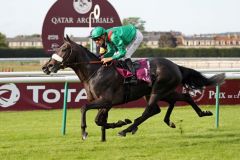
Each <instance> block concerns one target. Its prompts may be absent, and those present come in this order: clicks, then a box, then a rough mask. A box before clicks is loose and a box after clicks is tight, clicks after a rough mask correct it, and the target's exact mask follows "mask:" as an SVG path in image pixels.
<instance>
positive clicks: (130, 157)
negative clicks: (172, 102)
mask: <svg viewBox="0 0 240 160" xmlns="http://www.w3.org/2000/svg"><path fill="white" fill-rule="evenodd" d="M202 108H203V109H204V110H211V111H213V112H214V111H215V109H214V107H202ZM142 111H143V108H140V109H113V110H111V111H110V113H109V122H112V121H117V120H119V119H124V118H130V119H132V120H133V119H134V118H136V117H137V116H139V115H140V114H141V113H142ZM165 113H166V108H163V109H162V113H161V114H159V115H156V116H154V117H152V118H150V119H149V120H147V121H146V122H145V123H144V124H142V125H141V126H140V127H139V130H138V132H137V133H136V135H130V134H129V135H127V137H124V138H123V137H119V136H117V133H118V132H119V131H120V130H121V129H123V128H121V129H115V130H108V131H107V142H100V135H101V132H100V127H98V126H96V125H95V123H94V117H95V115H96V111H89V112H88V114H87V117H88V119H87V124H88V128H87V131H88V132H89V136H88V138H87V140H86V141H82V140H81V129H80V110H79V109H72V110H68V115H67V116H68V117H67V134H66V135H65V136H62V134H61V125H62V124H61V123H62V111H61V110H51V111H27V112H0V160H5V159H6V160H28V159H32V160H37V159H44V160H55V159H56V160H61V159H64V160H75V159H76V160H138V159H142V160H179V159H181V160H208V159H209V160H234V159H235V160H238V159H239V157H240V125H239V123H240V106H226V107H222V108H220V128H219V129H216V128H215V117H214V116H212V117H203V118H199V117H198V116H197V115H196V114H195V112H194V111H193V110H192V109H191V108H190V107H183V108H175V110H174V111H173V114H172V121H174V122H175V124H176V125H177V128H176V129H172V128H169V127H168V126H167V125H166V124H165V123H164V122H163V115H165ZM214 113H215V112H214ZM124 128H126V127H124Z"/></svg>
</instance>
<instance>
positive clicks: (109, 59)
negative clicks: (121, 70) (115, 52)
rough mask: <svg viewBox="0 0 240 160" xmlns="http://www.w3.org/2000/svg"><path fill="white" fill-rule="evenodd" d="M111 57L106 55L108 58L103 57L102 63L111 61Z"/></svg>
mask: <svg viewBox="0 0 240 160" xmlns="http://www.w3.org/2000/svg"><path fill="white" fill-rule="evenodd" d="M112 60H113V59H112V57H108V58H103V59H102V60H101V61H102V62H103V64H106V63H107V62H110V61H112Z"/></svg>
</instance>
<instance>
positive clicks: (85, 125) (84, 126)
mask: <svg viewBox="0 0 240 160" xmlns="http://www.w3.org/2000/svg"><path fill="white" fill-rule="evenodd" d="M81 113H82V116H81V118H82V120H81V129H82V139H83V140H85V139H86V138H87V135H88V133H87V132H86V128H87V124H86V113H87V106H86V105H84V106H82V107H81Z"/></svg>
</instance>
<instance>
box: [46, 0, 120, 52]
mask: <svg viewBox="0 0 240 160" xmlns="http://www.w3.org/2000/svg"><path fill="white" fill-rule="evenodd" d="M98 15H99V17H98ZM120 25H122V23H121V19H120V18H119V16H118V13H117V12H116V10H115V9H114V7H113V6H112V5H111V4H110V3H109V2H108V1H107V0H70V1H69V0H58V1H56V2H55V3H54V4H53V6H52V7H51V8H50V9H49V11H48V13H47V14H46V16H45V19H44V22H43V27H42V41H43V47H44V50H45V51H46V52H47V53H50V54H51V53H53V52H54V51H55V50H56V48H58V47H60V46H61V44H62V43H63V37H64V30H65V28H67V27H77V28H80V30H79V32H81V28H91V27H96V26H101V27H104V28H111V27H115V26H120Z"/></svg>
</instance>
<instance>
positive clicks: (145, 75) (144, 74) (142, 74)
mask: <svg viewBox="0 0 240 160" xmlns="http://www.w3.org/2000/svg"><path fill="white" fill-rule="evenodd" d="M117 63H118V64H117V65H116V70H117V71H118V73H119V74H120V75H122V76H123V77H124V78H129V77H131V76H132V75H133V74H132V73H131V72H130V71H129V70H128V69H127V67H125V64H123V63H125V62H123V61H118V62H117ZM133 66H134V67H135V69H136V77H137V79H138V80H142V81H145V82H147V83H151V82H152V81H151V76H150V64H149V61H148V59H140V60H137V61H134V62H133Z"/></svg>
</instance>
